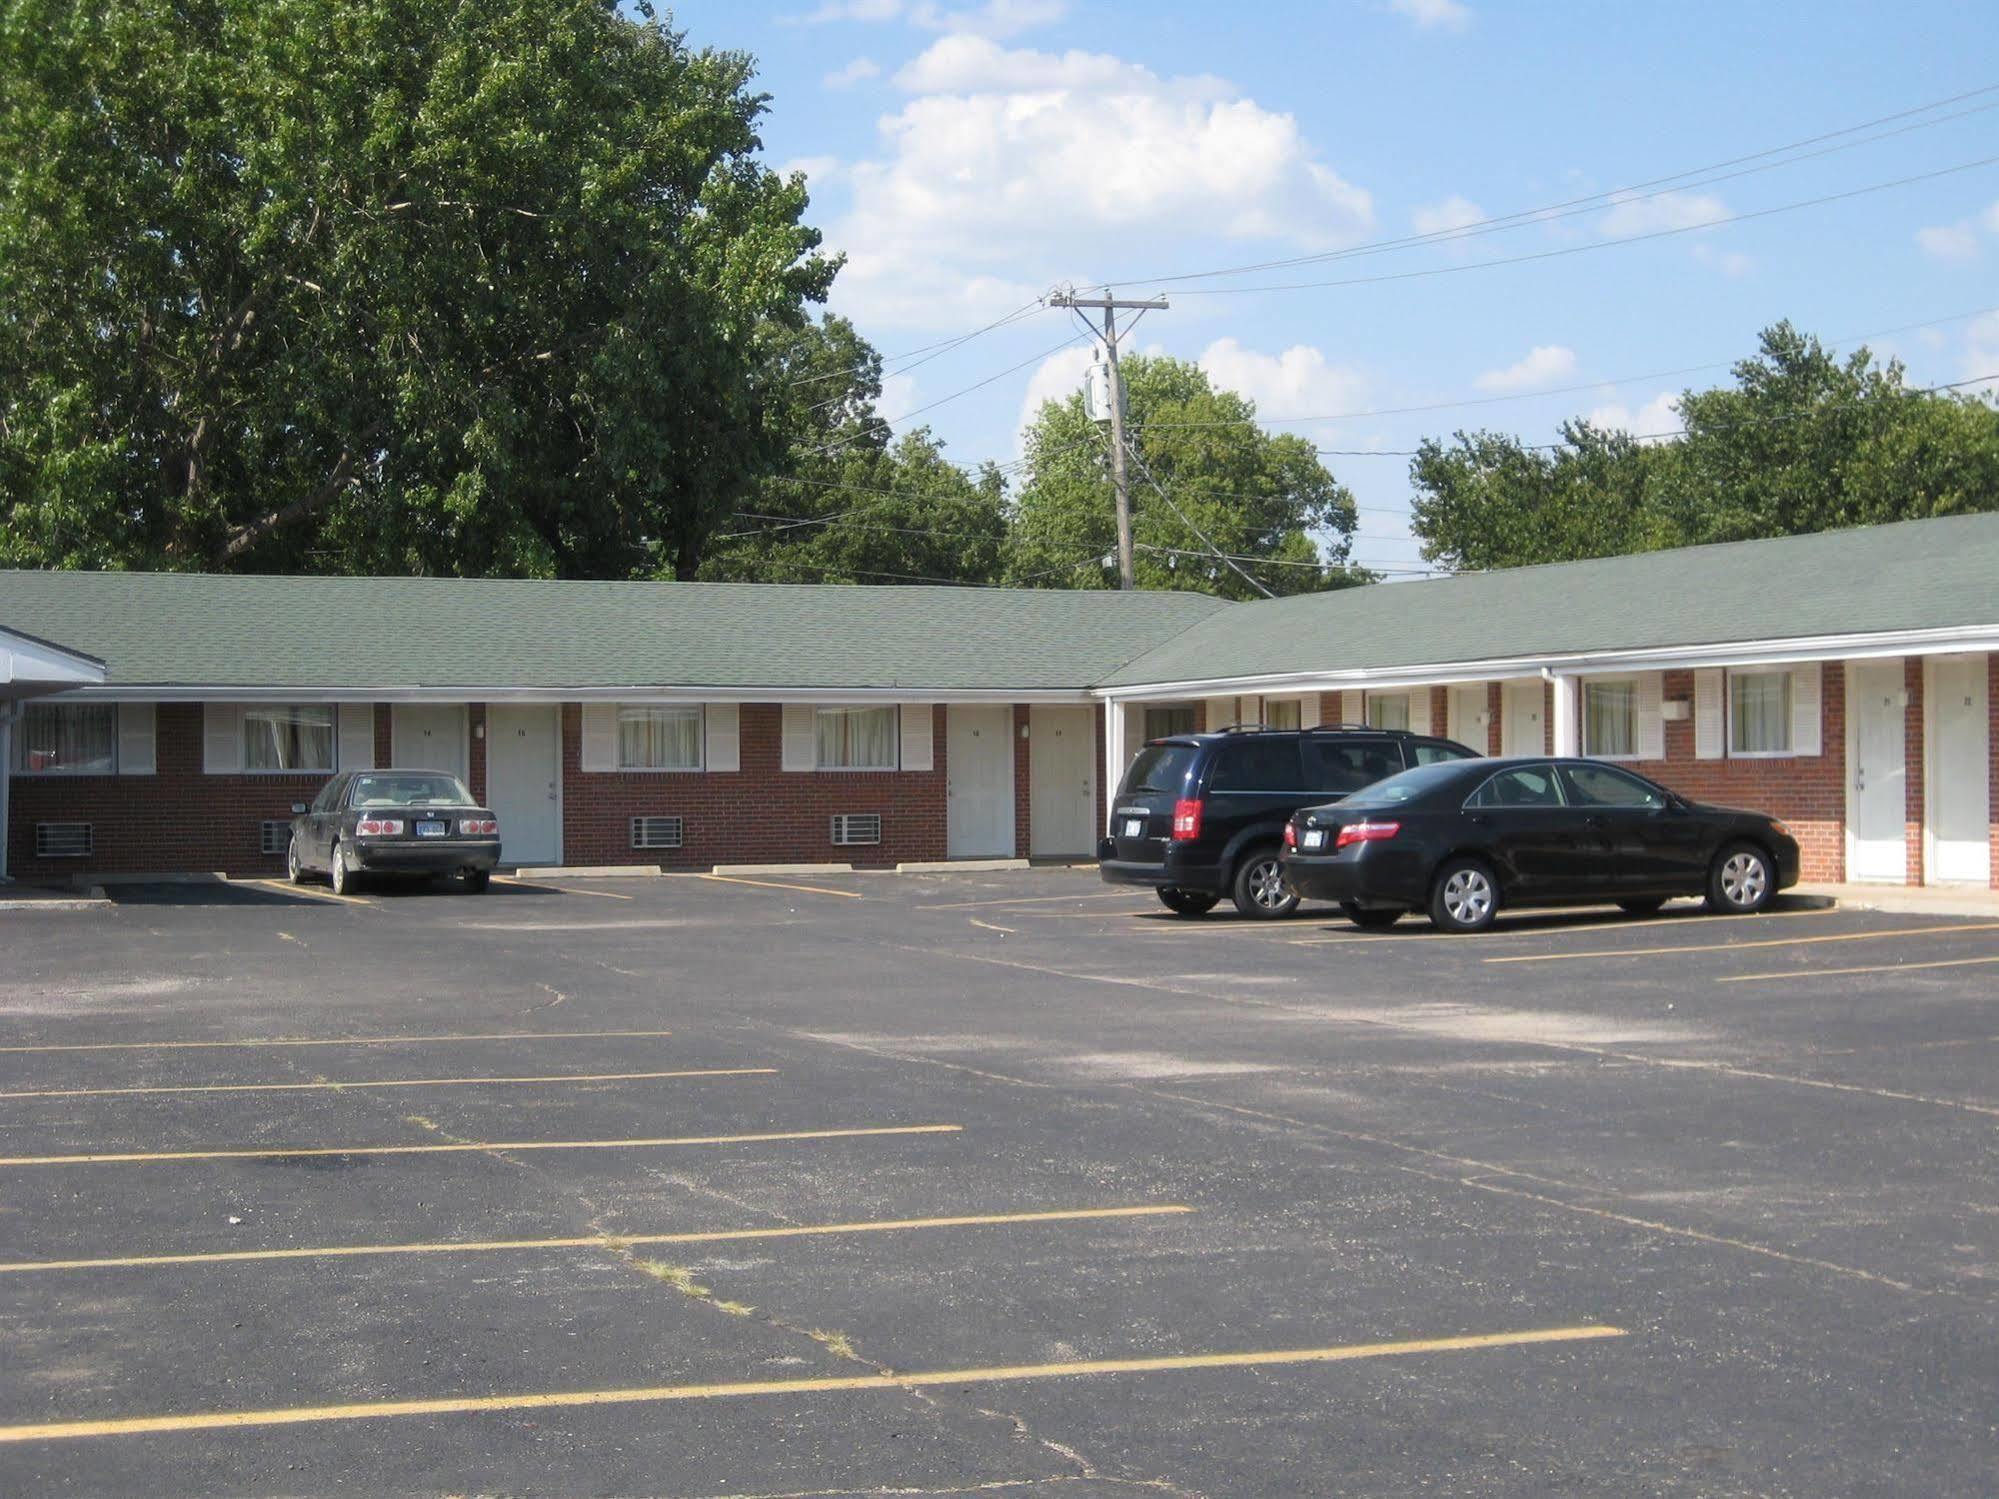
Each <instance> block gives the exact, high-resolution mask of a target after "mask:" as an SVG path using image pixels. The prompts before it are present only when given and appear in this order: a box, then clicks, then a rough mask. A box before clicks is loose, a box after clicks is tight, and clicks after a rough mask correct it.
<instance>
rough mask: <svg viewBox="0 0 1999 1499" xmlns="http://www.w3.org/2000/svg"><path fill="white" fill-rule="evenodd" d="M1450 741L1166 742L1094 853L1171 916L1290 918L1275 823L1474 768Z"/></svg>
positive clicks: (1115, 879) (1243, 733)
mask: <svg viewBox="0 0 1999 1499" xmlns="http://www.w3.org/2000/svg"><path fill="white" fill-rule="evenodd" d="M1477 758H1478V754H1477V751H1475V750H1470V749H1467V748H1465V746H1464V745H1462V744H1459V743H1457V742H1456V741H1455V740H1450V739H1437V738H1432V737H1430V736H1428V735H1423V734H1410V733H1407V732H1404V731H1402V730H1398V729H1373V728H1367V727H1364V726H1358V725H1340V726H1336V727H1328V728H1318V729H1260V728H1243V729H1223V730H1221V731H1220V732H1218V733H1213V734H1174V735H1170V736H1168V737H1166V738H1163V739H1154V740H1151V741H1150V742H1148V743H1147V744H1146V746H1145V747H1144V748H1143V749H1141V750H1140V751H1139V752H1138V758H1137V759H1135V760H1133V761H1132V762H1131V769H1129V770H1128V771H1126V772H1125V776H1124V781H1123V783H1122V784H1121V785H1120V786H1119V787H1118V792H1117V797H1116V799H1115V800H1114V801H1113V802H1112V803H1111V826H1110V836H1109V837H1108V838H1105V839H1104V840H1103V841H1102V842H1101V843H1099V844H1098V845H1097V869H1098V871H1099V873H1101V874H1102V876H1103V878H1104V880H1105V882H1106V883H1108V884H1113V885H1150V886H1151V887H1152V888H1153V889H1155V890H1157V891H1158V892H1159V899H1160V900H1161V901H1162V902H1163V903H1164V904H1165V906H1166V908H1167V909H1168V910H1169V911H1173V912H1175V913H1176V914H1178V915H1181V916H1199V915H1202V914H1203V913H1205V912H1207V911H1209V910H1212V909H1213V908H1214V906H1215V903H1216V902H1218V901H1219V900H1220V899H1221V898H1222V897H1223V896H1224V895H1226V896H1228V897H1229V898H1230V899H1231V900H1233V901H1234V902H1235V907H1236V909H1237V910H1238V911H1240V912H1242V914H1243V915H1245V916H1288V915H1290V914H1291V912H1292V911H1293V910H1295V909H1297V905H1298V896H1297V894H1296V892H1294V891H1293V890H1292V889H1291V888H1290V887H1289V886H1287V885H1286V884H1285V883H1284V865H1283V860H1282V857H1281V855H1282V853H1283V849H1284V825H1285V823H1287V822H1289V821H1290V819H1291V814H1292V813H1294V812H1296V811H1298V810H1300V809H1301V808H1304V807H1310V806H1317V805H1318V804H1320V803H1322V802H1326V801H1329V800H1330V801H1337V800H1339V798H1341V797H1343V796H1347V795H1350V794H1351V793H1353V792H1355V791H1358V790H1360V789H1361V787H1363V786H1371V785H1373V784H1374V783H1375V782H1376V781H1379V780H1381V779H1383V778H1384V777H1386V776H1392V775H1395V774H1397V773H1398V772H1400V771H1403V770H1406V769H1408V768H1409V767H1410V766H1412V765H1434V764H1436V763H1437V762H1438V761H1439V760H1472V759H1477Z"/></svg>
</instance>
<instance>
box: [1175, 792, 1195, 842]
mask: <svg viewBox="0 0 1999 1499" xmlns="http://www.w3.org/2000/svg"><path fill="white" fill-rule="evenodd" d="M1200 836H1201V803H1200V802H1199V800H1198V799H1194V800H1190V799H1188V798H1185V797H1182V798H1181V799H1180V800H1179V801H1177V802H1175V803H1174V804H1173V837H1174V838H1175V839H1176V840H1177V841H1179V842H1182V843H1184V842H1186V841H1187V840H1188V839H1190V838H1198V837H1200Z"/></svg>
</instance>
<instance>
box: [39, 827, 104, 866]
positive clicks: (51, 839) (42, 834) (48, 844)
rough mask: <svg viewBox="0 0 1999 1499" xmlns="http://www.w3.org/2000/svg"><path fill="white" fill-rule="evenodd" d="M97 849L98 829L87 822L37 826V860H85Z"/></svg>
mask: <svg viewBox="0 0 1999 1499" xmlns="http://www.w3.org/2000/svg"><path fill="white" fill-rule="evenodd" d="M96 847H97V837H96V829H95V827H94V825H93V824H91V823H87V822H38V823H36V824H35V857H36V858H37V859H84V858H88V857H89V856H90V854H91V852H92V851H93V850H94V849H95V848H96Z"/></svg>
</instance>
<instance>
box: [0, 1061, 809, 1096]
mask: <svg viewBox="0 0 1999 1499" xmlns="http://www.w3.org/2000/svg"><path fill="white" fill-rule="evenodd" d="M776 1071H777V1069H776V1068H775V1067H700V1068H682V1069H681V1070H679V1071H677V1072H554V1073H548V1074H546V1075H544V1076H540V1077H395V1078H366V1079H361V1080H358V1081H355V1082H312V1083H199V1084H193V1085H189V1086H186V1087H154V1088H40V1089H37V1090H35V1091H34V1092H31V1093H0V1099H9V1098H122V1097H128V1096H130V1095H133V1094H142V1093H144V1094H151V1093H310V1092H328V1093H342V1092H345V1091H346V1090H348V1089H349V1088H458V1087H502V1086H506V1085H510V1084H522V1083H631V1082H646V1081H651V1080H653V1079H656V1078H663V1077H760V1076H768V1075H770V1074H772V1073H775V1072H776Z"/></svg>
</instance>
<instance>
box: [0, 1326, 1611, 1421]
mask: <svg viewBox="0 0 1999 1499" xmlns="http://www.w3.org/2000/svg"><path fill="white" fill-rule="evenodd" d="M1624 1336H1625V1332H1624V1329H1623V1328H1621V1327H1607V1326H1594V1325H1585V1326H1581V1327H1541V1328H1534V1329H1531V1330H1529V1331H1525V1332H1496V1333H1477V1334H1473V1335H1471V1336H1468V1337H1455V1338H1411V1339H1407V1340H1403V1341H1400V1342H1393V1343H1347V1344H1344V1345H1341V1346H1337V1347H1332V1348H1277V1349H1269V1350H1265V1351H1261V1352H1245V1353H1184V1354H1172V1355H1167V1356H1165V1357H1154V1358H1103V1359H1074V1360H1071V1361H1069V1362H1067V1363H1059V1364H992V1365H986V1366H984V1367H972V1368H963V1369H928V1370H921V1371H918V1372H914V1373H907V1374H848V1375H833V1376H827V1377H821V1378H805V1379H754V1380H742V1381H739V1382H736V1383H732V1384H684V1385H638V1386H631V1387H627V1388H624V1389H610V1390H550V1391H545V1392H538V1393H536V1392H529V1393H522V1394H515V1395H446V1396H441V1397H438V1398H434V1399H426V1400H370V1401H357V1402H354V1403H351V1404H346V1405H295V1406H283V1407H279V1408H277V1409H273V1410H237V1411H198V1412H189V1413H187V1414H184V1415H173V1416H126V1417H120V1418H114V1419H111V1420H101V1421H39V1422H30V1423H27V1424H24V1425H18V1426H0V1442H53V1441H65V1440H71V1439H74V1438H78V1437H117V1436H145V1435H150V1434H154V1433H159V1432H173V1431H225V1430H235V1429H240V1428H242V1427H246V1426H296V1425H303V1424H306V1423H310V1422H318V1421H367V1420H379V1419H381V1418H384V1417H388V1416H443V1415H469V1414H477V1413H482V1412H489V1411H518V1410H553V1409H560V1408H563V1407H571V1406H588V1405H638V1404H660V1403H664V1402H667V1401H679V1400H719V1399H729V1398H741V1397H744V1396H752V1395H807V1394H818V1393H821V1392H825V1391H832V1390H910V1389H921V1388H923V1387H925V1386H929V1385H949V1384H998V1383H1001V1382H1010V1381H1019V1380H1028V1379H1074V1378H1077V1377H1079V1376H1083V1375H1104V1374H1159V1373H1168V1372H1185V1371H1190V1370H1197V1369H1268V1368H1275V1367H1282V1366H1284V1365H1291V1364H1333V1363H1346V1362H1349V1361H1352V1360H1356V1359H1369V1358H1391V1357H1395V1356H1398V1355H1404V1354H1413V1353H1468V1352H1471V1351H1473V1350H1477V1349H1487V1348H1518V1347H1524V1346H1527V1345H1530V1344H1535V1343H1574V1342H1581V1341H1583V1340H1585V1339H1592V1338H1621V1337H1624Z"/></svg>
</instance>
